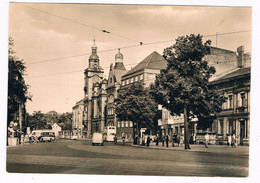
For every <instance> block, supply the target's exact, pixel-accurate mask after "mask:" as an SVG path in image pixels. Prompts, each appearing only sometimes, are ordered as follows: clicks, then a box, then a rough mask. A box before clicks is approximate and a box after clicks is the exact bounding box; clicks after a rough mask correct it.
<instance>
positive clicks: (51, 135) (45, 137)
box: [38, 132, 55, 142]
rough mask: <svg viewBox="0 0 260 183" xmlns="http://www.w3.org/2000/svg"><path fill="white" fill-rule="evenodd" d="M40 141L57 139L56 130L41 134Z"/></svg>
mask: <svg viewBox="0 0 260 183" xmlns="http://www.w3.org/2000/svg"><path fill="white" fill-rule="evenodd" d="M38 139H39V141H40V142H45V141H48V142H53V141H54V140H55V133H54V132H42V133H41V135H40V136H39V137H38Z"/></svg>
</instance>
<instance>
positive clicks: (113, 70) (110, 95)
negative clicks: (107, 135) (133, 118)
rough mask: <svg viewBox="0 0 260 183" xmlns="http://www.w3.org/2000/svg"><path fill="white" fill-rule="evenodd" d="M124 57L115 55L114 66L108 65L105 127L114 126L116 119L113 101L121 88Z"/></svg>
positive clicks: (124, 72)
mask: <svg viewBox="0 0 260 183" xmlns="http://www.w3.org/2000/svg"><path fill="white" fill-rule="evenodd" d="M123 59H124V56H123V54H122V53H120V49H118V53H117V54H116V55H115V66H113V64H111V65H110V70H109V75H108V84H107V89H106V90H107V107H106V109H107V112H106V114H107V115H106V116H107V126H116V125H117V118H116V114H115V103H114V102H115V100H116V99H117V98H118V90H119V88H120V86H121V77H122V76H123V75H124V74H126V73H127V72H128V71H127V70H126V68H125V66H124V63H123Z"/></svg>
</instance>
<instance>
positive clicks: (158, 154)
mask: <svg viewBox="0 0 260 183" xmlns="http://www.w3.org/2000/svg"><path fill="white" fill-rule="evenodd" d="M227 148H228V147H227ZM232 151H233V152H231V153H224V152H223V153H221V152H219V151H218V152H186V151H175V150H163V149H147V148H137V147H132V146H130V145H129V144H128V145H126V146H122V145H121V144H120V143H119V144H117V145H115V144H113V143H105V145H104V146H92V145H91V142H90V141H87V140H75V141H72V140H65V141H58V142H52V143H38V144H29V145H23V146H17V147H8V148H7V171H8V172H16V173H59V174H60V173H62V174H100V175H101V174H102V175H155V176H207V177H211V176H221V177H247V176H248V155H247V154H242V153H237V152H236V149H234V150H232Z"/></svg>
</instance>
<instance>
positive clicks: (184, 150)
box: [130, 145, 249, 156]
mask: <svg viewBox="0 0 260 183" xmlns="http://www.w3.org/2000/svg"><path fill="white" fill-rule="evenodd" d="M130 146H131V147H135V148H145V149H155V150H156V149H158V150H172V151H183V152H199V153H226V154H232V153H233V152H214V151H213V152H212V151H204V150H196V149H195V150H194V149H184V147H183V149H173V148H167V147H165V148H163V147H158V148H154V147H151V146H150V147H147V146H139V145H130ZM240 154H241V155H246V156H249V152H248V153H244V152H242V153H240Z"/></svg>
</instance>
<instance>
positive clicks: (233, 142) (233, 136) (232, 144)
mask: <svg viewBox="0 0 260 183" xmlns="http://www.w3.org/2000/svg"><path fill="white" fill-rule="evenodd" d="M236 146H237V141H236V135H235V134H234V133H233V135H232V142H231V147H235V148H236Z"/></svg>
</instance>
